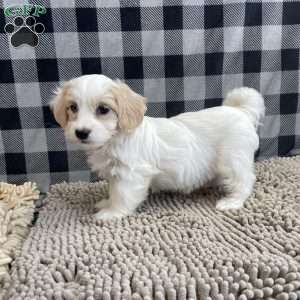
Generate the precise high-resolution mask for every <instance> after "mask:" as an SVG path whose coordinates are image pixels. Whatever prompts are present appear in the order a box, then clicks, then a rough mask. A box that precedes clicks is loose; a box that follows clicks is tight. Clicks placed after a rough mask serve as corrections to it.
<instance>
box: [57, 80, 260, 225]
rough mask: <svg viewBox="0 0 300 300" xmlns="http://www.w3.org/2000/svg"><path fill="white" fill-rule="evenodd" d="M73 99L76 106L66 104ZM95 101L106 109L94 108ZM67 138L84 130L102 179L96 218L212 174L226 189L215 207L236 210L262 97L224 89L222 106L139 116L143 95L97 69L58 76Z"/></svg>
mask: <svg viewBox="0 0 300 300" xmlns="http://www.w3.org/2000/svg"><path fill="white" fill-rule="evenodd" d="M71 102H72V103H73V102H75V103H77V105H78V112H76V113H72V112H70V110H69V106H68V105H69V104H70V103H71ZM99 103H102V104H105V105H106V106H107V107H109V108H110V111H109V112H108V113H107V114H105V115H102V116H101V115H100V116H99V115H96V113H95V109H96V107H97V105H99ZM51 107H52V109H53V111H54V115H55V118H56V120H57V121H58V122H59V123H60V124H61V126H62V127H64V129H65V134H66V137H67V138H68V139H69V140H71V141H75V142H79V143H80V140H78V138H76V135H75V134H74V132H75V130H76V129H77V130H81V129H88V130H90V131H91V132H90V134H89V137H88V139H87V140H86V141H85V144H83V145H82V146H83V148H84V149H85V150H86V151H87V153H88V156H89V158H88V162H89V164H90V166H91V168H92V169H93V170H94V171H96V172H97V173H98V174H99V176H100V177H102V178H106V179H107V180H108V181H109V187H110V188H109V199H107V200H102V201H101V202H99V203H98V205H97V206H98V209H100V211H99V212H98V213H97V214H96V215H95V216H96V218H97V219H110V218H113V217H122V216H126V215H129V214H131V213H132V212H133V211H134V210H135V209H136V207H137V206H138V205H139V204H140V203H141V202H142V201H144V200H145V199H146V197H147V193H148V190H149V188H151V189H152V190H154V191H161V190H170V191H173V190H179V191H183V192H186V193H189V192H191V191H192V190H194V189H196V188H198V187H200V186H202V185H204V184H206V183H208V182H211V181H214V182H217V183H218V184H219V185H221V186H223V187H224V188H225V191H226V196H225V197H224V198H222V199H220V200H219V201H218V202H217V209H221V210H225V209H238V208H241V207H242V206H243V203H244V201H245V200H246V199H247V198H248V196H249V195H250V194H251V191H252V187H253V184H254V182H255V175H254V153H255V151H256V150H257V148H258V144H259V139H258V135H257V133H256V129H257V127H258V125H259V122H260V120H261V118H262V117H263V116H264V110H265V109H264V101H263V98H262V96H261V95H260V94H259V93H258V92H257V91H256V90H254V89H251V88H247V87H242V88H238V89H234V90H233V91H231V92H230V93H229V94H228V95H227V97H226V99H225V101H224V102H223V105H222V106H220V107H214V108H209V109H204V110H201V111H198V112H189V113H183V114H180V115H178V116H176V117H173V118H169V119H165V118H150V117H146V116H144V112H145V108H146V107H145V102H144V98H143V97H142V96H140V95H138V94H136V93H135V92H133V91H132V90H131V89H130V88H129V87H128V86H126V85H125V84H123V83H120V82H118V81H113V80H111V79H109V78H107V77H106V76H104V75H86V76H82V77H79V78H76V79H73V80H71V81H69V82H67V83H65V84H64V85H63V86H62V87H61V88H59V89H58V91H57V93H56V96H55V98H54V99H53V101H52V102H51Z"/></svg>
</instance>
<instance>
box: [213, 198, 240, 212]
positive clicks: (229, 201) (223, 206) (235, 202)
mask: <svg viewBox="0 0 300 300" xmlns="http://www.w3.org/2000/svg"><path fill="white" fill-rule="evenodd" d="M242 207H243V201H241V200H239V199H233V198H224V199H221V200H219V201H218V202H217V205H216V209H218V210H223V211H224V210H229V209H240V208H242Z"/></svg>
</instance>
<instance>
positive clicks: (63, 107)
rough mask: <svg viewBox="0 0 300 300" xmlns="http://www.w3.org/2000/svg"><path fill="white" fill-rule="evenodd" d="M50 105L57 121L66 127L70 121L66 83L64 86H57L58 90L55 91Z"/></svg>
mask: <svg viewBox="0 0 300 300" xmlns="http://www.w3.org/2000/svg"><path fill="white" fill-rule="evenodd" d="M49 106H50V109H51V110H52V112H53V114H54V118H55V120H56V122H57V123H58V124H59V125H60V126H61V127H63V128H64V127H65V126H66V124H67V121H68V116H67V101H66V98H65V90H64V85H62V87H59V88H57V90H56V91H55V92H54V97H53V98H52V100H51V102H50V103H49Z"/></svg>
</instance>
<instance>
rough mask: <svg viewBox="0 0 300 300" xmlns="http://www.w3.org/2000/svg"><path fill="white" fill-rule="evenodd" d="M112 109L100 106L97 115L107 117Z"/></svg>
mask: <svg viewBox="0 0 300 300" xmlns="http://www.w3.org/2000/svg"><path fill="white" fill-rule="evenodd" d="M109 111H110V109H109V108H108V107H107V106H104V105H99V106H98V107H97V109H96V114H97V115H106V114H107V113H108V112H109Z"/></svg>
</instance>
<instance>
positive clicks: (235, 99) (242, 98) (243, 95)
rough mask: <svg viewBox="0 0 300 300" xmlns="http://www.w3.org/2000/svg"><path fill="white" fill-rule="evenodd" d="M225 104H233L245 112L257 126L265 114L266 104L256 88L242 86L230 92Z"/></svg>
mask: <svg viewBox="0 0 300 300" xmlns="http://www.w3.org/2000/svg"><path fill="white" fill-rule="evenodd" d="M223 105H226V106H232V107H235V108H237V109H240V110H242V111H243V112H245V113H246V114H247V115H248V117H249V118H250V119H251V121H252V122H253V124H254V126H255V128H257V127H258V126H259V125H260V124H261V123H260V121H261V119H262V118H263V117H264V115H265V104H264V99H263V97H262V95H261V94H260V93H259V92H258V91H257V90H255V89H252V88H248V87H241V88H236V89H233V90H232V91H231V92H229V93H228V94H227V96H226V98H225V100H224V102H223Z"/></svg>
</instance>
